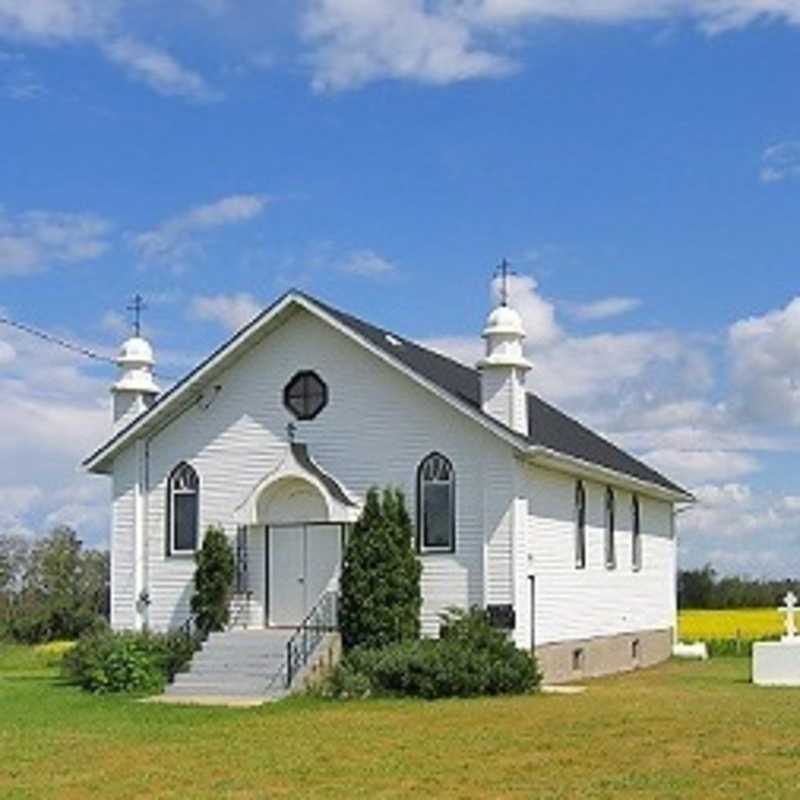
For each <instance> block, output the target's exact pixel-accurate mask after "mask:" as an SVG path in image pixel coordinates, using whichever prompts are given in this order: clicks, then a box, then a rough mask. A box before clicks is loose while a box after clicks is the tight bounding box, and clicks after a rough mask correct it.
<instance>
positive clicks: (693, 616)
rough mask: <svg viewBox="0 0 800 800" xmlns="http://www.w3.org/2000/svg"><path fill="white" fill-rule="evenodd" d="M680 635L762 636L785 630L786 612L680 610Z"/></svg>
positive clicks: (749, 637) (768, 609) (761, 610)
mask: <svg viewBox="0 0 800 800" xmlns="http://www.w3.org/2000/svg"><path fill="white" fill-rule="evenodd" d="M678 630H679V632H680V636H681V639H684V640H687V641H691V640H695V639H704V640H708V639H759V638H761V637H764V636H780V635H781V634H782V633H784V625H783V615H782V614H780V613H779V612H778V610H777V609H775V608H737V609H731V610H712V611H705V610H702V611H681V612H680V614H679V615H678Z"/></svg>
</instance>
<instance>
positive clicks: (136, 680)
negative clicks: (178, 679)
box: [62, 627, 197, 694]
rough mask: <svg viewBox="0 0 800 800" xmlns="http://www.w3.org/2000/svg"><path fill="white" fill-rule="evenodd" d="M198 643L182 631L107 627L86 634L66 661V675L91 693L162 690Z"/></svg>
mask: <svg viewBox="0 0 800 800" xmlns="http://www.w3.org/2000/svg"><path fill="white" fill-rule="evenodd" d="M196 650H197V643H196V642H194V641H193V640H191V639H189V638H188V637H186V636H183V635H182V634H178V633H170V634H159V633H149V632H141V633H139V632H133V631H124V632H120V633H113V632H112V631H111V630H109V629H108V628H107V627H106V628H104V629H96V630H93V631H91V632H89V633H87V634H85V635H84V636H82V637H81V638H80V639H79V640H78V643H77V644H76V645H75V647H73V648H72V649H71V650H69V651H68V652H67V653H66V654H65V655H64V659H63V662H62V667H63V670H64V672H65V674H66V675H67V676H68V677H69V678H70V679H71V680H73V681H75V683H77V684H78V685H80V686H81V687H83V688H84V689H86V690H87V691H90V692H95V693H107V692H125V693H133V694H144V693H156V692H160V691H161V690H162V689H163V688H164V685H165V684H166V683H167V682H168V681H171V680H172V679H173V677H174V676H175V674H176V673H177V672H179V671H180V670H181V669H183V668H184V667H185V666H186V665H187V664H188V663H189V661H190V660H191V658H192V655H193V654H194V652H195V651H196Z"/></svg>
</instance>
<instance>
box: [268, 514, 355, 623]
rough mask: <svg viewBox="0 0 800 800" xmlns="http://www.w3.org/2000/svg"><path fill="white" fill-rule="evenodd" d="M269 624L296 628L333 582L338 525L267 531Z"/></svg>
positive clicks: (339, 541) (338, 546)
mask: <svg viewBox="0 0 800 800" xmlns="http://www.w3.org/2000/svg"><path fill="white" fill-rule="evenodd" d="M269 537H270V541H269V554H270V558H269V562H270V564H269V623H270V624H271V625H298V624H299V623H300V622H302V621H303V618H304V617H305V616H306V614H308V612H309V611H310V610H311V609H312V608H313V606H314V604H315V603H316V602H317V600H318V599H319V597H320V595H321V594H322V593H323V592H324V591H325V590H326V589H327V588H328V587H329V585H330V584H331V582H332V580H333V579H334V577H335V575H336V573H337V571H338V569H339V563H340V561H341V547H342V528H341V525H280V526H275V527H270V528H269Z"/></svg>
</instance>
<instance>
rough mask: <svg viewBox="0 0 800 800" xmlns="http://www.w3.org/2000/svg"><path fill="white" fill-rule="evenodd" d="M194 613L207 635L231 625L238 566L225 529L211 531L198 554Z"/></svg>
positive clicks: (193, 596)
mask: <svg viewBox="0 0 800 800" xmlns="http://www.w3.org/2000/svg"><path fill="white" fill-rule="evenodd" d="M195 561H196V562H197V569H196V570H195V573H194V594H193V595H192V613H194V614H195V616H196V617H197V627H198V628H199V629H200V631H201V632H202V633H204V634H207V633H209V632H211V631H221V630H223V629H224V628H225V626H226V625H227V624H228V617H229V615H230V600H231V593H232V592H233V579H234V576H235V573H236V562H235V559H234V555H233V548H232V547H231V544H230V542H229V541H228V537H227V536H226V535H225V531H224V530H222V528H218V527H210V528H209V529H208V530H207V531H206V535H205V537H204V539H203V546H202V547H201V548H200V550H198V551H197V553H196V554H195Z"/></svg>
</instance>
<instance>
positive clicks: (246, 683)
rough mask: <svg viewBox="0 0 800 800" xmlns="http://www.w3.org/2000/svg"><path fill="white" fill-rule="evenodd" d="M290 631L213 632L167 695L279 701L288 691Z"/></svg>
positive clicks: (178, 675) (167, 691)
mask: <svg viewBox="0 0 800 800" xmlns="http://www.w3.org/2000/svg"><path fill="white" fill-rule="evenodd" d="M292 633H293V631H290V630H228V631H224V632H222V633H212V634H211V635H210V636H209V637H208V639H207V640H206V642H205V643H204V644H203V649H202V650H200V651H199V652H198V653H197V654H196V655H195V656H194V658H193V659H192V664H191V667H190V669H189V671H188V672H180V673H178V674H177V675H176V676H175V681H174V683H172V684H170V685H169V686H168V687H167V690H166V692H165V694H166V695H167V697H174V698H180V697H185V698H194V699H197V698H202V699H209V700H210V699H213V698H217V699H220V700H222V699H225V698H230V699H250V700H258V699H260V700H278V699H280V698H281V697H284V696H285V695H286V694H287V693H288V690H287V688H286V677H285V676H286V643H287V642H288V640H289V638H290V636H291V635H292Z"/></svg>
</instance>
